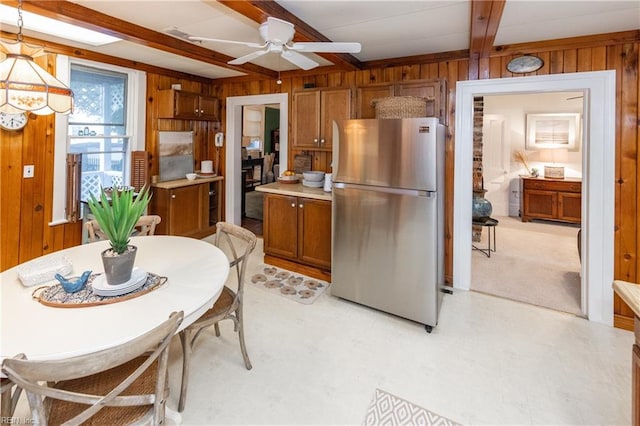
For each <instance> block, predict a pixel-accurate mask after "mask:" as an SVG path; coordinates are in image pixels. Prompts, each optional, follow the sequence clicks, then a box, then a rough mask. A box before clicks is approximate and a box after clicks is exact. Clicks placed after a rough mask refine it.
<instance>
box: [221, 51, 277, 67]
mask: <svg viewBox="0 0 640 426" xmlns="http://www.w3.org/2000/svg"><path fill="white" fill-rule="evenodd" d="M267 53H269V51H268V50H257V51H255V52H251V53H249V54H248V55H244V56H240V57H239V58H236V59H234V60H232V61H229V62H227V63H228V64H229V65H242V64H244V63H247V62H249V61H253V60H254V59H256V58H259V57H260V56H262V55H266V54H267Z"/></svg>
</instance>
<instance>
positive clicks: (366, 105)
mask: <svg viewBox="0 0 640 426" xmlns="http://www.w3.org/2000/svg"><path fill="white" fill-rule="evenodd" d="M356 93H357V99H356V118H376V111H375V107H374V106H373V105H372V104H371V103H372V101H373V100H374V99H378V98H386V97H391V96H415V97H419V98H426V99H427V100H428V102H427V115H426V116H427V117H438V118H439V119H440V123H442V124H447V114H446V100H447V97H446V96H447V86H446V81H445V80H440V79H434V80H410V81H405V82H401V83H394V84H389V83H385V84H369V85H365V86H360V87H358V88H357V89H356Z"/></svg>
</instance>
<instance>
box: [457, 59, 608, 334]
mask: <svg viewBox="0 0 640 426" xmlns="http://www.w3.org/2000/svg"><path fill="white" fill-rule="evenodd" d="M560 91H583V92H584V94H585V97H584V109H583V111H584V114H583V115H584V117H583V124H582V126H583V129H582V130H583V132H582V134H583V135H584V140H583V153H582V164H583V167H582V170H583V177H582V182H583V185H582V225H581V226H582V229H583V232H582V264H581V295H582V300H581V309H582V312H583V314H585V315H586V316H587V318H588V319H589V320H590V321H595V322H599V323H603V324H607V325H613V288H612V282H613V249H614V245H613V243H614V238H613V233H614V214H615V136H616V135H615V125H616V115H615V102H616V72H615V71H593V72H579V73H570V74H552V75H540V76H530V77H517V78H499V79H488V80H470V81H459V82H457V84H456V119H455V123H456V124H455V147H454V156H455V159H454V191H453V194H454V200H453V236H454V240H453V282H454V285H453V286H454V288H457V289H461V290H469V289H470V288H471V239H472V238H471V200H472V197H471V193H472V169H473V158H472V157H473V98H474V97H475V96H485V95H497V94H513V93H535V92H560Z"/></svg>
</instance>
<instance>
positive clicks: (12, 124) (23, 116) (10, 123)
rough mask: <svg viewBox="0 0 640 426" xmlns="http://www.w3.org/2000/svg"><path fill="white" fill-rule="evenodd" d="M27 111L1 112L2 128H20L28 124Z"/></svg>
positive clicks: (0, 122)
mask: <svg viewBox="0 0 640 426" xmlns="http://www.w3.org/2000/svg"><path fill="white" fill-rule="evenodd" d="M27 119H28V118H27V113H26V112H21V113H19V114H8V113H6V112H0V128H3V129H5V130H20V129H22V128H23V127H24V126H26V125H27Z"/></svg>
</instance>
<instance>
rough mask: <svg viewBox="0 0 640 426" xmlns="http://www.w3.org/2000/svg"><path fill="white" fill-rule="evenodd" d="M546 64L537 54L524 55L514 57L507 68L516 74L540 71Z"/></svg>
mask: <svg viewBox="0 0 640 426" xmlns="http://www.w3.org/2000/svg"><path fill="white" fill-rule="evenodd" d="M543 65H544V61H543V60H542V59H540V58H538V57H537V56H533V55H524V56H518V57H517V58H513V59H512V60H510V61H509V63H508V64H507V70H509V71H511V72H512V73H516V74H524V73H528V72H534V71H538V70H539V69H540V68H542V66H543Z"/></svg>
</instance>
